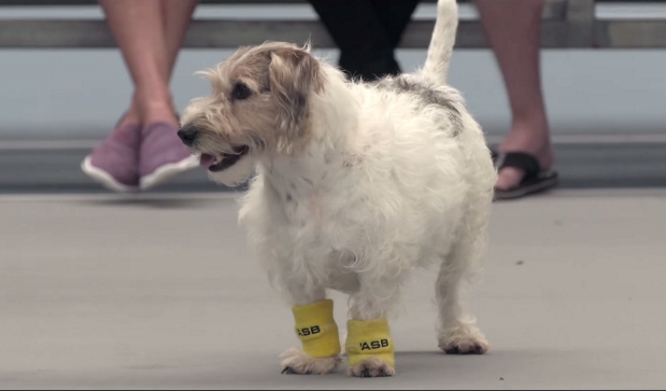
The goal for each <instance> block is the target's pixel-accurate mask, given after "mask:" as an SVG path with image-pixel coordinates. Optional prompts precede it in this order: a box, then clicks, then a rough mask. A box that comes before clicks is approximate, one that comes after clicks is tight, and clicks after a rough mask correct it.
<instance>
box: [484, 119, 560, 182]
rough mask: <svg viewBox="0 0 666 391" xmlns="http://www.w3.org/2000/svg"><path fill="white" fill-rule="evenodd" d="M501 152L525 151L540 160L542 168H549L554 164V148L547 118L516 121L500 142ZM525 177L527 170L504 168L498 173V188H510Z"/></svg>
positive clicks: (544, 169)
mask: <svg viewBox="0 0 666 391" xmlns="http://www.w3.org/2000/svg"><path fill="white" fill-rule="evenodd" d="M498 152H499V153H507V152H524V153H527V154H529V155H532V156H533V157H534V158H536V160H537V161H538V162H539V166H540V168H541V170H543V171H546V170H549V169H550V168H551V167H552V165H553V149H552V145H551V144H550V137H549V134H548V124H547V122H546V121H545V120H535V121H514V124H513V127H512V130H511V132H510V133H509V134H508V135H507V136H506V138H505V139H504V141H502V143H501V144H500V147H499V150H498ZM524 177H525V171H524V170H521V169H519V168H515V167H505V168H502V169H501V170H500V171H499V173H498V179H497V184H496V185H495V188H496V189H498V190H510V189H513V188H515V187H517V186H518V185H520V183H521V181H522V180H523V178H524Z"/></svg>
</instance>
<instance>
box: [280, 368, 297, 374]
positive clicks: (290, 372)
mask: <svg viewBox="0 0 666 391" xmlns="http://www.w3.org/2000/svg"><path fill="white" fill-rule="evenodd" d="M282 374H283V375H295V374H296V371H294V370H293V369H291V367H284V369H283V370H282Z"/></svg>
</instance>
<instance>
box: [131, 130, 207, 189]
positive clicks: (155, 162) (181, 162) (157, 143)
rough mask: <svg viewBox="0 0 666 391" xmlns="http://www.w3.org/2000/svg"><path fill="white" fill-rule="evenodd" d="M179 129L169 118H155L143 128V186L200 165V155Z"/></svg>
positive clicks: (159, 182)
mask: <svg viewBox="0 0 666 391" xmlns="http://www.w3.org/2000/svg"><path fill="white" fill-rule="evenodd" d="M177 132H178V128H177V127H176V126H175V125H172V124H169V123H166V122H156V123H153V124H151V125H149V126H147V127H146V128H144V129H143V134H142V140H141V149H140V154H139V176H140V179H139V186H140V187H141V190H147V189H149V188H152V187H155V186H157V185H159V184H161V183H163V182H165V181H167V180H169V179H171V178H172V177H174V176H176V175H178V174H180V173H182V172H185V171H187V170H191V169H193V168H195V167H198V166H199V162H198V161H197V158H196V157H195V156H194V155H193V154H192V153H190V152H189V151H188V150H187V149H186V148H185V146H184V145H183V142H182V141H181V140H180V138H178V135H177Z"/></svg>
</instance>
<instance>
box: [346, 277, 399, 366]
mask: <svg viewBox="0 0 666 391" xmlns="http://www.w3.org/2000/svg"><path fill="white" fill-rule="evenodd" d="M399 286H400V281H399V279H390V280H385V279H381V280H380V281H372V282H370V281H363V280H362V282H361V289H360V291H359V292H358V293H356V294H354V295H352V296H351V300H350V303H351V306H350V308H349V312H350V319H349V320H348V321H347V340H346V343H345V350H346V353H347V357H348V368H347V374H348V375H349V376H356V377H385V376H393V375H394V374H395V356H394V347H393V339H392V338H391V330H390V328H389V324H388V320H387V319H386V314H387V312H388V310H389V307H390V306H391V305H392V304H393V303H394V302H395V300H396V298H397V294H398V289H399Z"/></svg>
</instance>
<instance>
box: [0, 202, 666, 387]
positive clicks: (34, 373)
mask: <svg viewBox="0 0 666 391" xmlns="http://www.w3.org/2000/svg"><path fill="white" fill-rule="evenodd" d="M235 213H236V207H235V204H234V201H233V200H232V199H231V198H230V197H229V195H224V194H207V195H201V194H190V195H185V196H179V195H173V194H167V195H159V196H158V195H153V196H148V197H139V198H118V197H115V196H103V197H97V196H95V197H92V196H69V195H62V196H3V197H0V216H2V218H1V219H0V388H3V389H6V388H11V389H16V388H21V389H28V388H32V389H34V388H60V389H62V388H68V389H70V388H75V389H76V388H133V389H137V388H151V389H160V388H181V389H182V388H245V389H246V388H277V389H285V388H291V389H293V388H330V389H332V388H338V387H340V388H355V389H358V388H381V389H391V388H419V389H423V388H476V389H479V388H496V389H504V388H520V389H526V388H540V389H543V388H551V389H552V388H595V389H601V388H613V389H620V388H631V389H645V388H663V387H664V386H666V373H665V371H664V368H666V334H665V333H664V329H665V326H666V312H665V311H664V308H666V286H664V283H663V281H664V275H666V260H665V259H664V253H665V252H666V241H664V236H663V233H664V232H666V190H655V191H624V192H622V191H588V192H570V191H569V192H565V191H560V192H555V193H552V194H550V195H548V196H544V197H537V198H533V199H529V200H524V201H520V202H513V203H501V204H497V205H496V209H495V213H494V216H493V221H492V227H491V237H492V243H491V252H490V257H489V260H488V267H487V269H486V271H485V273H484V282H483V283H482V285H480V286H479V287H477V289H475V290H474V291H473V293H472V294H471V295H470V303H471V307H472V308H473V309H474V313H475V314H476V315H477V316H478V318H479V322H480V325H481V327H482V329H483V330H484V331H485V333H486V334H487V336H488V338H489V339H490V341H491V343H492V345H493V350H492V351H491V352H490V353H489V354H488V355H485V356H477V357H471V356H468V357H455V356H446V355H443V354H439V353H438V352H437V349H436V342H435V337H434V332H433V325H434V318H435V312H434V308H433V304H432V301H431V297H432V296H431V295H432V283H433V280H434V276H433V275H430V274H428V273H425V272H419V273H417V274H416V275H415V276H414V278H413V280H412V281H411V283H410V284H409V286H408V287H407V289H406V291H405V292H406V295H405V297H404V300H403V305H402V313H401V314H400V316H399V317H398V318H397V319H396V320H393V321H392V328H393V336H394V339H395V341H396V345H397V350H398V353H397V359H396V361H397V366H398V368H397V369H398V374H397V376H396V377H394V378H388V379H350V378H347V377H345V376H344V375H343V374H342V373H338V374H334V375H329V376H294V375H280V374H279V372H280V368H279V365H278V360H277V356H278V355H279V354H280V353H281V351H282V350H283V349H285V348H287V347H289V346H292V345H294V344H295V343H296V342H297V341H296V338H295V336H294V335H293V334H292V330H291V327H292V319H291V313H290V311H289V309H288V308H287V307H286V306H284V305H282V304H281V303H280V301H279V300H278V298H277V297H276V296H275V295H274V294H273V292H272V290H271V289H270V288H269V287H268V286H267V284H266V282H265V278H264V275H263V274H262V272H261V271H260V268H259V265H258V264H257V262H255V260H253V259H251V258H250V257H249V256H248V254H247V252H246V249H245V246H244V244H243V243H244V237H243V234H242V232H241V231H240V230H239V229H237V228H236V225H235ZM334 298H335V299H336V303H337V307H336V312H337V318H338V323H340V324H344V313H343V311H344V308H343V305H344V301H343V298H342V297H341V296H339V295H335V296H334Z"/></svg>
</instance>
